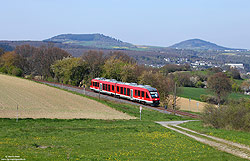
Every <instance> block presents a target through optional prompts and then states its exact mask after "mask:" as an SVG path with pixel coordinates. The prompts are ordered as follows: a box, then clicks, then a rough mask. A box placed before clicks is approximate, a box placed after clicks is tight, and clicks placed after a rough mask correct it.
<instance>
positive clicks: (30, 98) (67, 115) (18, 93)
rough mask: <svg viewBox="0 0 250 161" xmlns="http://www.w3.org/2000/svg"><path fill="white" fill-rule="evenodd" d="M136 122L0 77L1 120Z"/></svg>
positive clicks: (72, 97)
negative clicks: (41, 119)
mask: <svg viewBox="0 0 250 161" xmlns="http://www.w3.org/2000/svg"><path fill="white" fill-rule="evenodd" d="M17 105H18V109H19V110H18V116H19V117H20V118H59V119H71V118H91V119H133V118H134V117H131V116H129V115H127V114H124V113H122V112H119V111H116V110H114V109H112V108H110V107H108V106H106V105H103V104H101V103H99V102H96V101H94V100H90V99H88V98H84V97H81V96H78V95H74V94H72V93H69V92H66V91H62V90H59V89H56V88H52V87H49V86H46V85H43V84H38V83H35V82H32V81H29V80H25V79H20V78H16V77H11V76H7V75H2V74H0V118H15V117H16V116H17Z"/></svg>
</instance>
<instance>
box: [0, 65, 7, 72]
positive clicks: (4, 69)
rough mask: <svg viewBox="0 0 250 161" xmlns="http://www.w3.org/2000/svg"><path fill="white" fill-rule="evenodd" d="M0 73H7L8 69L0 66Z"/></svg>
mask: <svg viewBox="0 0 250 161" xmlns="http://www.w3.org/2000/svg"><path fill="white" fill-rule="evenodd" d="M0 73H5V74H7V73H8V70H7V68H6V67H4V66H3V67H1V68H0Z"/></svg>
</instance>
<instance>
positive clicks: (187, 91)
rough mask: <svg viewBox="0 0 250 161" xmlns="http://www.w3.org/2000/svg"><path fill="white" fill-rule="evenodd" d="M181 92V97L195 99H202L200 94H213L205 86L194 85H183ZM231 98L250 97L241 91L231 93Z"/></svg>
mask: <svg viewBox="0 0 250 161" xmlns="http://www.w3.org/2000/svg"><path fill="white" fill-rule="evenodd" d="M180 89H181V93H180V94H179V95H178V96H179V97H184V98H191V99H193V100H197V101H201V99H200V95H202V94H204V95H213V93H212V92H210V91H209V90H208V89H204V88H192V87H181V88H180ZM229 98H231V99H240V98H250V96H248V95H244V94H241V93H231V94H230V95H229Z"/></svg>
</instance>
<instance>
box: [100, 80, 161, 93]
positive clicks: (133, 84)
mask: <svg viewBox="0 0 250 161" xmlns="http://www.w3.org/2000/svg"><path fill="white" fill-rule="evenodd" d="M95 79H96V80H101V81H105V82H111V83H118V84H124V85H128V86H134V87H139V88H145V89H147V90H149V91H157V89H156V88H153V87H151V86H150V85H141V84H137V83H127V82H120V81H117V80H115V79H106V78H95Z"/></svg>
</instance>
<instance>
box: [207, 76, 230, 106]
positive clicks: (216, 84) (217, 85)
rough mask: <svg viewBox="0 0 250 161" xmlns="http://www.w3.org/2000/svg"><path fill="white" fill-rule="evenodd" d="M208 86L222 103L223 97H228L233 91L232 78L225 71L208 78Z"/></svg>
mask: <svg viewBox="0 0 250 161" xmlns="http://www.w3.org/2000/svg"><path fill="white" fill-rule="evenodd" d="M207 84H208V88H209V89H210V90H211V91H213V92H214V93H215V95H216V97H217V100H218V103H219V104H221V101H222V98H224V97H227V96H228V94H229V93H231V91H232V84H231V81H230V79H229V78H228V77H227V75H226V74H224V73H221V72H220V73H216V74H214V75H212V76H210V77H209V78H208V81H207Z"/></svg>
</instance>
